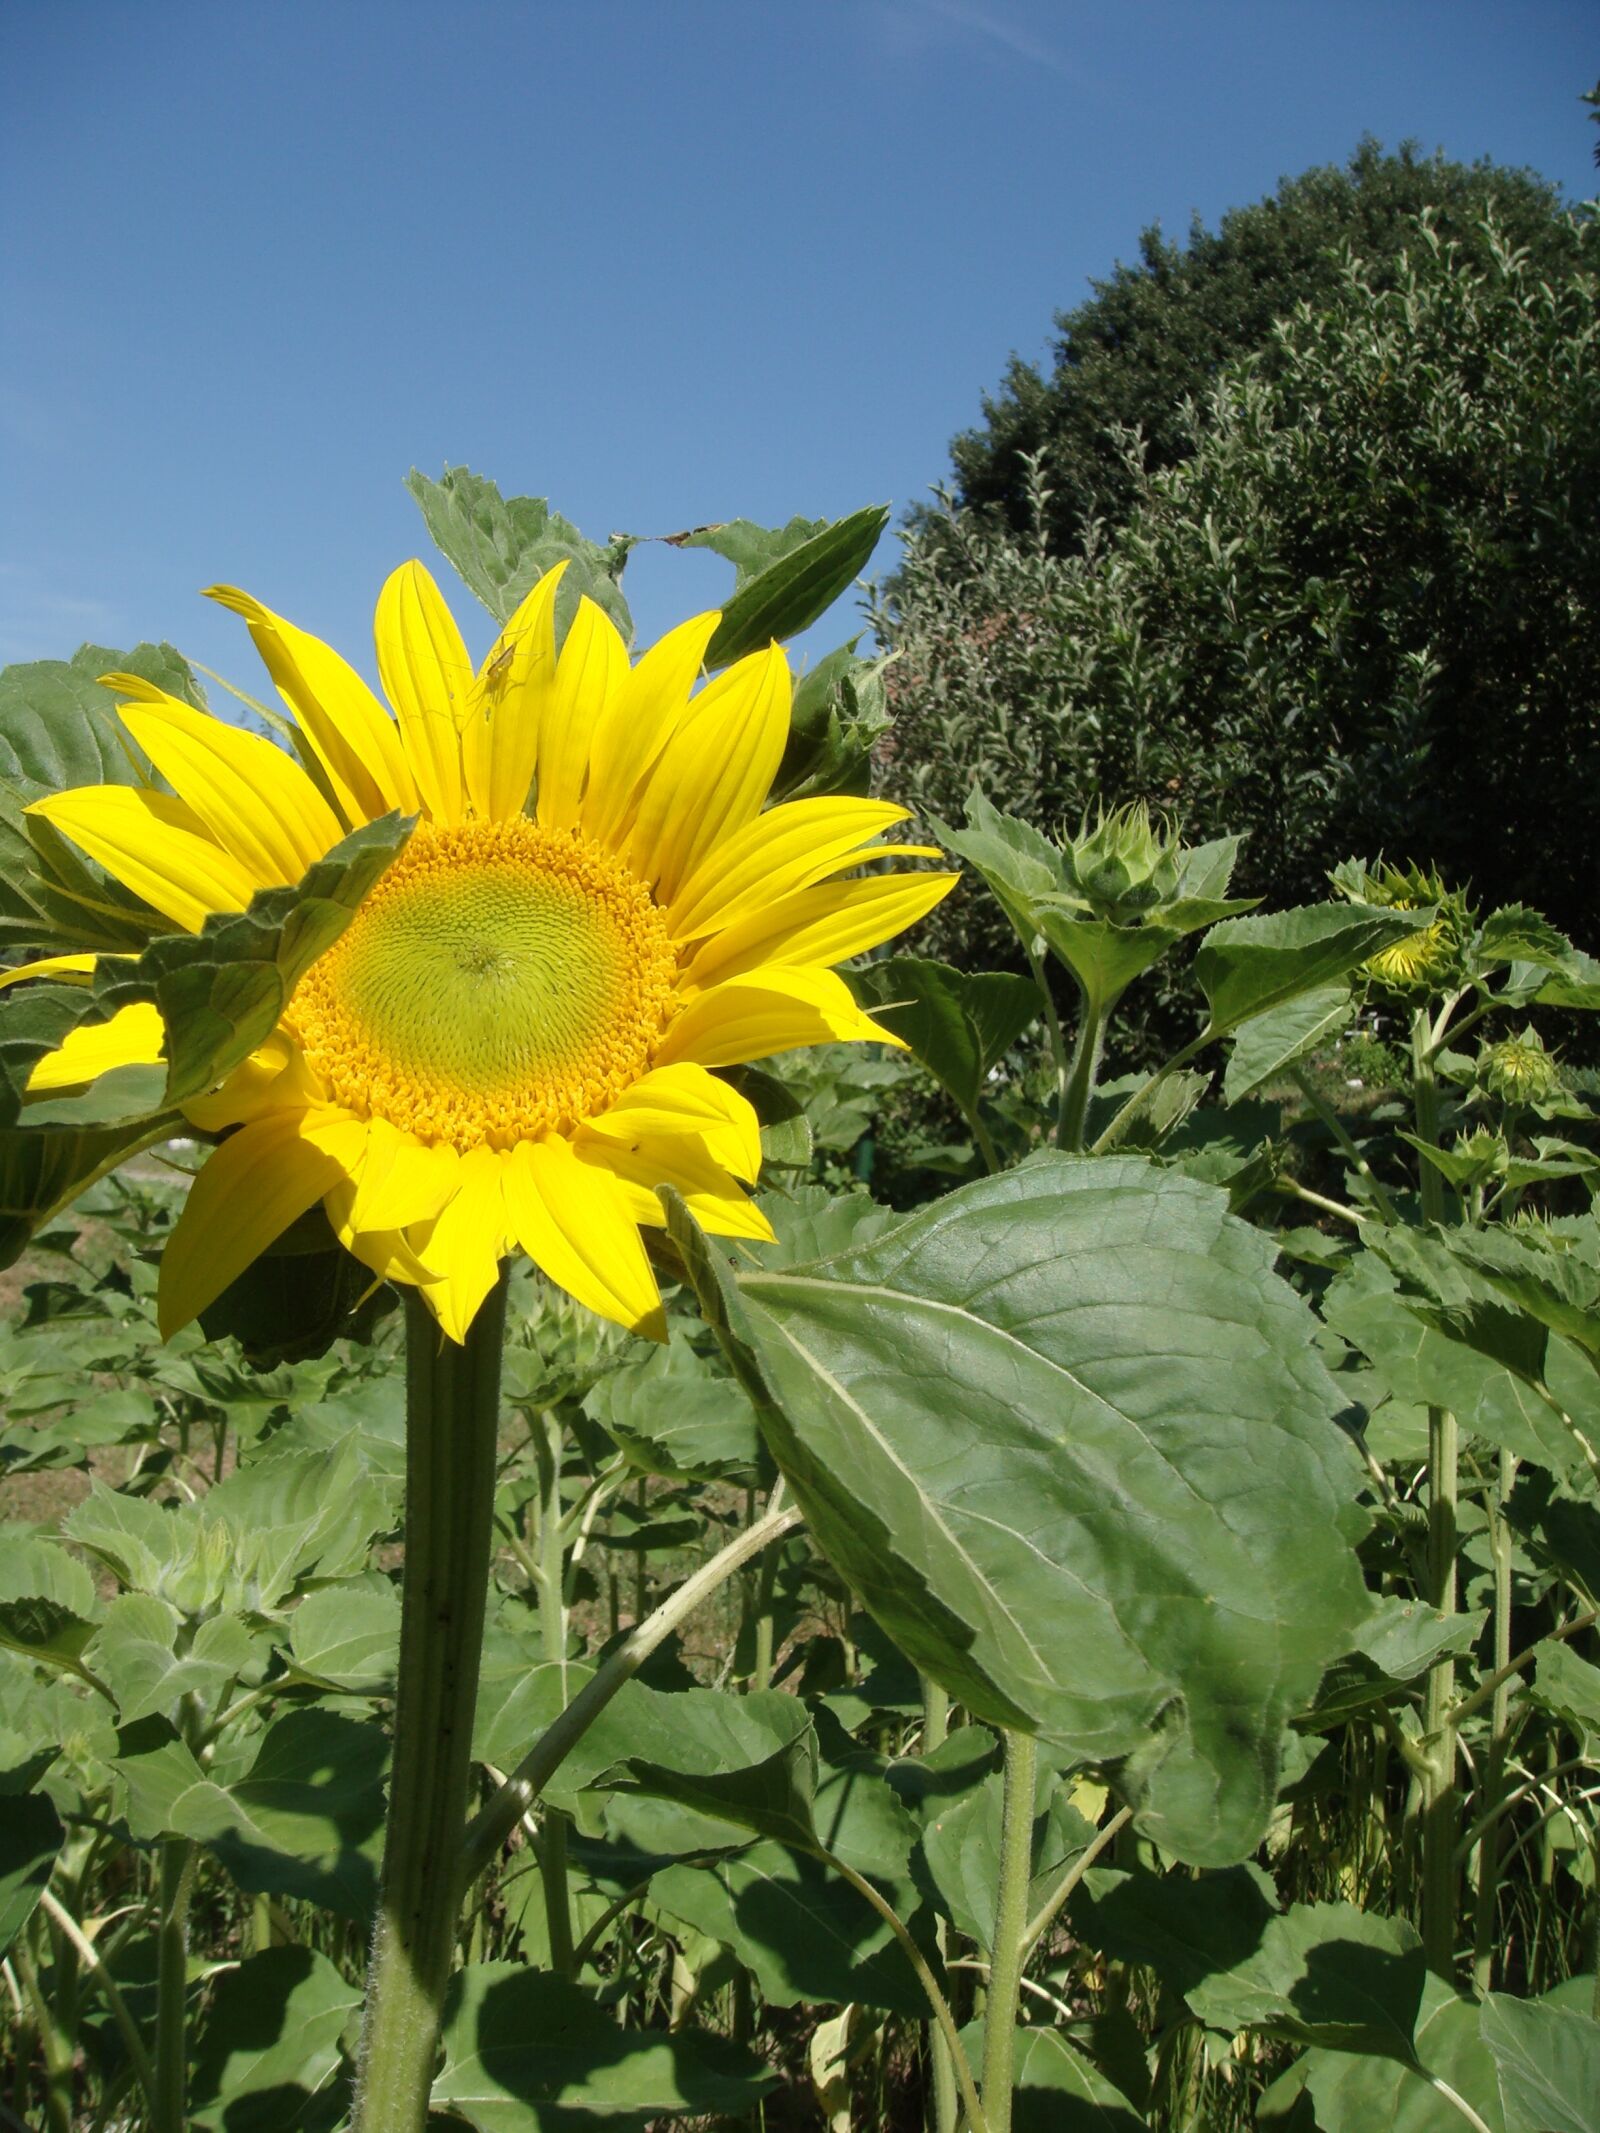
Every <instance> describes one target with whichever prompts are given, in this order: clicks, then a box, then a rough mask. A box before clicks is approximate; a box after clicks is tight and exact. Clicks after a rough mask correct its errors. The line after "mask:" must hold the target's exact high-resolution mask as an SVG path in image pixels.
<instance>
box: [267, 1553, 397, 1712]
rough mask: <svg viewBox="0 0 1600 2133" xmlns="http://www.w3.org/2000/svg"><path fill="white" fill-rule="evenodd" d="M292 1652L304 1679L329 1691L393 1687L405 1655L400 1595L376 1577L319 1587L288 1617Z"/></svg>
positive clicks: (290, 1649)
mask: <svg viewBox="0 0 1600 2133" xmlns="http://www.w3.org/2000/svg"><path fill="white" fill-rule="evenodd" d="M289 1652H290V1656H291V1657H292V1659H293V1660H294V1663H295V1666H296V1667H297V1668H298V1670H299V1671H300V1672H301V1673H302V1674H304V1675H306V1676H307V1677H308V1678H309V1679H311V1680H312V1681H320V1682H322V1683H323V1684H324V1685H325V1686H327V1687H330V1688H340V1689H354V1690H356V1691H358V1692H370V1691H372V1690H375V1689H386V1688H388V1687H389V1686H390V1684H392V1682H393V1680H394V1675H395V1667H396V1664H397V1663H398V1659H399V1653H400V1595H399V1594H398V1593H397V1592H396V1591H395V1589H394V1587H393V1585H391V1584H390V1583H389V1581H388V1579H387V1578H379V1577H377V1576H376V1575H374V1576H372V1577H369V1578H366V1579H364V1580H363V1581H362V1582H361V1583H359V1584H346V1583H342V1582H341V1583H339V1584H333V1585H323V1586H320V1587H319V1588H318V1589H317V1590H316V1591H315V1592H312V1593H308V1594H307V1595H306V1597H305V1598H304V1599H303V1600H302V1601H301V1602H300V1605H299V1606H298V1607H297V1608H296V1609H295V1611H294V1613H293V1614H292V1615H291V1616H290V1617H289Z"/></svg>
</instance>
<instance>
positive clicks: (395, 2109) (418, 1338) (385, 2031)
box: [355, 1272, 506, 2133]
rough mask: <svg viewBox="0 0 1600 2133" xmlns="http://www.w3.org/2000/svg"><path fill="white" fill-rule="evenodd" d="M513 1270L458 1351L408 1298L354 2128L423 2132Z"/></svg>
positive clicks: (466, 1770)
mask: <svg viewBox="0 0 1600 2133" xmlns="http://www.w3.org/2000/svg"><path fill="white" fill-rule="evenodd" d="M505 1312H506V1282H505V1275H504V1273H503V1272H502V1274H501V1277H500V1279H499V1281H498V1282H496V1284H495V1286H494V1288H493V1290H492V1291H491V1292H490V1294H489V1295H488V1296H487V1297H486V1298H485V1300H484V1302H483V1304H482V1305H481V1307H480V1308H479V1311H478V1315H477V1317H476V1318H475V1319H474V1320H473V1322H472V1325H471V1327H470V1329H469V1331H468V1334H467V1338H466V1341H465V1342H464V1343H463V1344H462V1345H461V1346H460V1347H458V1346H457V1345H456V1344H455V1343H454V1342H453V1341H451V1340H448V1339H446V1338H445V1336H444V1335H443V1334H442V1333H441V1332H440V1330H439V1328H438V1326H437V1324H436V1323H435V1321H434V1318H433V1315H432V1313H431V1312H430V1311H429V1309H428V1307H427V1305H426V1304H425V1303H423V1302H422V1300H421V1298H420V1297H419V1296H417V1295H416V1293H415V1292H411V1293H409V1294H408V1296H407V1299H406V1554H405V1567H404V1572H403V1575H402V1580H401V1588H400V1594H401V1615H400V1671H399V1678H398V1682H397V1693H396V1697H395V1716H394V1765H393V1770H392V1774H391V1776H390V1780H389V1819H388V1826H387V1829H386V1831H385V1836H384V1852H383V1879H382V1887H381V1891H380V1895H379V1904H378V1927H377V1933H376V1935H375V1937H374V1941H373V1950H372V1967H371V1971H370V1973H369V1975H368V1979H367V2004H366V2012H365V2016H364V2019H363V2023H362V2034H361V2059H360V2067H359V2070H358V2073H357V2080H356V2109H355V2128H356V2133H423V2128H424V2126H425V2124H426V2122H427V2116H428V2091H429V2089H430V2087H431V2086H432V2082H433V2066H434V2059H435V2056H436V2054H437V2051H438V2044H439V2018H440V2012H441V2009H442V2007H443V2004H444V1996H445V1989H446V1987H447V1985H448V1984H449V1980H450V1969H451V1959H452V1956H453V1954H454V1948H455V1932H456V1921H457V1916H458V1913H459V1911H460V1907H461V1892H462V1887H463V1876H462V1871H461V1838H462V1833H463V1831H464V1830H465V1828H466V1821H467V1787H468V1778H469V1775H470V1751H471V1746H472V1717H473V1710H474V1707H475V1705H476V1703H477V1696H478V1665H479V1660H480V1656H481V1653H482V1648H483V1617H484V1609H485V1606H486V1604H487V1598H488V1589H489V1559H490V1552H491V1545H492V1540H493V1524H494V1484H495V1440H496V1435H497V1430H498V1424H499V1414H500V1353H501V1345H502V1341H503V1338H504V1334H505Z"/></svg>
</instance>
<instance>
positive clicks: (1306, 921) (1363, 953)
mask: <svg viewBox="0 0 1600 2133" xmlns="http://www.w3.org/2000/svg"><path fill="white" fill-rule="evenodd" d="M1432 915H1433V914H1432V910H1431V909H1430V908H1422V909H1419V910H1416V911H1389V910H1380V909H1379V908H1378V907H1377V906H1375V905H1374V906H1368V905H1366V904H1350V903H1336V904H1302V905H1301V906H1300V907H1299V908H1298V909H1296V910H1293V911H1274V912H1271V913H1269V914H1268V915H1267V916H1266V917H1264V918H1230V919H1224V920H1223V922H1222V924H1221V925H1218V926H1213V927H1212V928H1211V931H1210V932H1209V933H1208V934H1207V935H1206V936H1205V938H1204V940H1203V941H1202V942H1201V943H1200V947H1199V951H1198V953H1197V954H1196V956H1195V959H1194V975H1195V981H1196V983H1197V984H1198V985H1199V987H1200V989H1201V991H1202V992H1203V993H1204V994H1205V996H1206V1004H1207V1006H1208V1007H1209V1008H1210V1010H1211V1018H1210V1031H1211V1034H1212V1035H1213V1036H1218V1037H1220V1036H1223V1035H1225V1034H1226V1033H1227V1032H1228V1031H1229V1030H1232V1029H1237V1028H1238V1027H1239V1025H1240V1024H1241V1023H1242V1022H1248V1021H1251V1020H1253V1019H1254V1018H1255V1017H1256V1016H1258V1015H1264V1014H1266V1013H1268V1012H1269V1011H1270V1010H1271V1009H1274V1008H1278V1007H1282V1006H1284V1005H1285V1004H1286V1003H1287V1002H1288V1001H1290V1000H1295V999H1298V998H1300V997H1302V996H1303V995H1304V994H1306V993H1309V992H1317V991H1324V990H1326V989H1327V988H1328V987H1330V986H1332V985H1333V983H1334V982H1335V980H1336V979H1339V978H1342V977H1344V976H1346V975H1347V974H1348V973H1349V972H1350V971H1352V970H1354V969H1355V968H1356V966H1357V964H1359V963H1364V962H1365V961H1366V959H1367V957H1368V956H1370V955H1374V954H1376V953H1377V951H1378V950H1379V949H1380V948H1382V947H1384V946H1386V945H1387V944H1388V943H1389V942H1390V941H1399V940H1404V939H1405V938H1406V937H1407V935H1408V934H1412V933H1415V932H1416V931H1417V930H1418V929H1419V927H1421V926H1425V925H1427V923H1428V921H1429V919H1430V918H1431V917H1432Z"/></svg>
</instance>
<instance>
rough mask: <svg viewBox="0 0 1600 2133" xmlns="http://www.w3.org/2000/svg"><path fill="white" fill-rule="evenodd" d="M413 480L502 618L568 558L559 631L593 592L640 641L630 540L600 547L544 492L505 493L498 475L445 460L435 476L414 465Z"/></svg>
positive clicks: (460, 562)
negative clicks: (627, 580) (632, 605)
mask: <svg viewBox="0 0 1600 2133" xmlns="http://www.w3.org/2000/svg"><path fill="white" fill-rule="evenodd" d="M406 487H407V488H408V489H409V490H410V491H411V494H412V496H413V497H415V499H416V501H417V504H418V507H419V508H420V510H421V512H422V516H423V519H424V520H425V521H426V523H427V528H428V531H429V533H430V534H432V536H433V538H434V540H435V542H436V543H437V544H438V546H439V547H440V548H441V549H442V550H443V552H444V554H445V555H446V556H447V557H448V558H449V560H450V562H451V563H453V564H454V566H455V568H456V570H457V571H458V572H459V574H460V576H461V579H462V582H463V583H464V584H465V585H466V586H467V588H468V590H469V591H471V592H473V593H475V594H476V595H477V597H478V598H479V599H480V600H481V601H482V602H483V604H484V606H485V607H486V608H487V609H488V610H489V612H490V614H491V615H493V616H494V618H495V620H496V621H497V622H509V621H510V620H511V618H512V616H513V615H514V614H515V613H516V611H517V609H518V608H519V607H520V606H521V605H522V602H523V601H524V600H525V599H526V598H527V596H528V594H529V593H530V592H531V591H532V590H533V588H534V586H535V585H537V584H538V582H539V580H540V579H541V578H542V577H543V576H544V574H545V572H546V571H547V570H551V569H553V568H554V567H555V565H556V564H557V563H561V562H565V563H566V565H567V574H566V576H565V578H563V579H562V581H561V590H560V593H559V594H558V596H557V600H556V629H557V634H558V636H559V635H562V634H564V633H565V630H566V627H567V625H568V624H569V623H570V622H571V620H572V617H573V614H574V613H575V612H576V610H577V605H578V600H579V598H580V596H582V595H587V596H588V598H589V599H591V600H593V601H594V602H595V603H596V605H597V606H599V607H602V608H604V609H605V611H606V613H607V614H608V615H609V616H610V617H611V619H612V621H613V622H614V623H615V624H616V625H617V628H618V629H619V630H620V631H621V632H622V636H623V641H624V642H625V643H628V644H631V643H632V642H633V618H632V616H631V615H630V614H629V613H628V603H627V601H626V600H624V599H623V597H622V588H621V586H620V585H619V584H618V583H617V579H618V577H619V575H620V574H621V569H622V565H623V562H624V561H625V560H626V557H627V545H626V544H624V543H620V542H618V543H614V544H613V545H612V546H611V547H609V548H600V547H597V546H596V544H595V543H594V542H593V541H588V540H585V539H584V537H583V535H582V534H581V533H580V532H579V531H578V529H577V527H576V526H574V525H572V524H571V523H570V522H569V521H568V520H566V519H564V518H563V517H562V516H561V514H560V513H559V512H558V511H552V510H551V509H550V506H549V504H548V503H547V502H546V501H545V499H544V498H543V497H542V496H506V497H502V495H501V494H500V491H499V490H498V489H497V488H496V487H495V485H494V483H493V482H492V481H489V480H487V479H486V478H485V477H484V476H483V475H481V474H473V473H470V472H469V471H468V470H467V468H465V467H446V468H445V472H444V479H443V480H442V481H430V480H429V479H428V477H427V476H426V475H425V474H419V473H418V472H417V470H416V469H415V468H414V467H413V468H412V470H411V472H410V473H409V474H408V475H407V476H406Z"/></svg>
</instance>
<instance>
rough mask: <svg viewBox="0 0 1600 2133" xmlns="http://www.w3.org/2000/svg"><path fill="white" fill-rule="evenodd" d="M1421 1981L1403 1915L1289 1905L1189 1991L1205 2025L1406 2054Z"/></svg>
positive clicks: (1418, 1954)
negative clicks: (1236, 1959)
mask: <svg viewBox="0 0 1600 2133" xmlns="http://www.w3.org/2000/svg"><path fill="white" fill-rule="evenodd" d="M1426 1975H1427V1964H1426V1963H1425V1961H1424V1960H1423V1954H1422V1942H1421V1940H1420V1939H1419V1938H1418V1936H1417V1934H1416V1932H1415V1931H1414V1930H1413V1928H1412V1927H1411V1926H1410V1925H1408V1924H1407V1923H1406V1922H1405V1920H1403V1919H1396V1918H1381V1917H1379V1916H1378V1915H1377V1913H1375V1912H1372V1911H1361V1910H1358V1909H1357V1908H1356V1906H1355V1905H1354V1904H1349V1903H1297V1904H1293V1905H1291V1907H1290V1908H1289V1909H1288V1910H1287V1911H1279V1912H1276V1913H1274V1915H1273V1916H1272V1917H1270V1918H1268V1919H1267V1920H1266V1921H1265V1922H1264V1924H1263V1925H1262V1929H1261V1941H1260V1945H1259V1946H1258V1947H1257V1948H1255V1949H1254V1950H1253V1951H1252V1952H1251V1953H1250V1954H1249V1955H1247V1956H1246V1957H1245V1958H1244V1960H1243V1961H1242V1962H1240V1963H1237V1964H1236V1965H1235V1966H1234V1967H1233V1968H1232V1969H1230V1970H1224V1971H1216V1972H1213V1973H1212V1975H1211V1976H1209V1977H1207V1978H1205V1979H1203V1980H1201V1982H1200V1983H1198V1984H1196V1985H1193V1986H1191V1987H1190V1989H1189V1992H1188V1995H1187V1997H1188V2001H1189V2005H1190V2006H1191V2007H1192V2008H1193V2009H1194V2011H1195V2013H1196V2014H1197V2015H1198V2016H1199V2017H1200V2019H1201V2021H1202V2022H1204V2023H1205V2024H1206V2025H1207V2027H1208V2028H1211V2029H1220V2030H1227V2031H1237V2030H1241V2029H1264V2030H1268V2031H1270V2032H1271V2033H1272V2034H1273V2035H1274V2036H1280V2037H1287V2038H1289V2039H1290V2040H1291V2041H1292V2042H1294V2043H1296V2044H1315V2045H1319V2046H1321V2047H1322V2048H1323V2049H1324V2050H1327V2051H1346V2052H1375V2053H1378V2054H1381V2055H1382V2056H1384V2057H1387V2058H1390V2059H1403V2060H1409V2059H1410V2058H1411V2057H1412V2033H1413V2031H1414V2029H1415V2027H1416V2021H1417V2013H1418V2010H1419V2008H1420V2007H1421V2004H1422V1981H1423V1979H1424V1977H1425V1976H1426Z"/></svg>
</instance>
